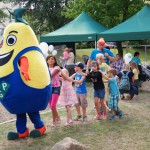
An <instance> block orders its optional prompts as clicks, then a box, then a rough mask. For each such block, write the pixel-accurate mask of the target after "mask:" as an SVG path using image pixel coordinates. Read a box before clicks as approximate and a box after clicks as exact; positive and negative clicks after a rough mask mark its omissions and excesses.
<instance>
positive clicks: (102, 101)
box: [100, 99, 106, 115]
mask: <svg viewBox="0 0 150 150" xmlns="http://www.w3.org/2000/svg"><path fill="white" fill-rule="evenodd" d="M100 103H101V106H102V108H103V112H104V115H106V105H105V103H104V99H101V100H100Z"/></svg>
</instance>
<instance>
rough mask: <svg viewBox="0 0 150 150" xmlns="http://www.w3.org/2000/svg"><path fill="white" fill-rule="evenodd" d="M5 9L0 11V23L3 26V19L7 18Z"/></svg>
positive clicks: (1, 0)
mask: <svg viewBox="0 0 150 150" xmlns="http://www.w3.org/2000/svg"><path fill="white" fill-rule="evenodd" d="M0 2H3V0H0ZM4 10H5V8H1V9H0V23H1V24H3V22H4V20H5V18H6V17H7V14H6V13H5V12H4Z"/></svg>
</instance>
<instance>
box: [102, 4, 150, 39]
mask: <svg viewBox="0 0 150 150" xmlns="http://www.w3.org/2000/svg"><path fill="white" fill-rule="evenodd" d="M100 36H101V37H104V38H105V40H106V41H130V40H145V39H150V6H148V5H146V6H144V7H143V8H142V9H141V10H140V11H139V12H138V13H136V14H135V15H134V16H132V17H131V18H129V19H128V20H126V21H124V22H123V23H121V24H119V25H117V26H115V27H114V28H111V29H109V30H107V31H105V32H102V33H100Z"/></svg>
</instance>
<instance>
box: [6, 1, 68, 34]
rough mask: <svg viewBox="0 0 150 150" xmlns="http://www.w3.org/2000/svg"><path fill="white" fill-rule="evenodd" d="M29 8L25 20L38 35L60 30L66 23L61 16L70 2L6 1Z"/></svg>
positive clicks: (66, 20)
mask: <svg viewBox="0 0 150 150" xmlns="http://www.w3.org/2000/svg"><path fill="white" fill-rule="evenodd" d="M6 1H7V2H11V3H15V4H19V5H20V6H22V7H25V8H27V9H28V10H27V12H26V16H25V19H26V20H27V21H28V22H29V24H30V26H31V27H32V28H33V30H34V31H35V33H36V34H37V35H39V34H43V33H47V32H50V31H53V30H55V29H58V28H59V27H61V26H62V25H64V24H65V23H66V22H68V19H65V17H64V16H61V11H62V9H63V7H64V6H65V5H66V3H67V2H68V1H69V0H42V1H41V0H6Z"/></svg>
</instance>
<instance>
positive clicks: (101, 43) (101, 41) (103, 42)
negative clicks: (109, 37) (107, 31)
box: [98, 38, 105, 46]
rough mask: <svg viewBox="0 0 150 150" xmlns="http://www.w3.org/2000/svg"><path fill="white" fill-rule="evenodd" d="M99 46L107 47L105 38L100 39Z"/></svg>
mask: <svg viewBox="0 0 150 150" xmlns="http://www.w3.org/2000/svg"><path fill="white" fill-rule="evenodd" d="M98 44H99V45H102V46H104V45H105V40H104V38H100V39H99V40H98Z"/></svg>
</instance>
